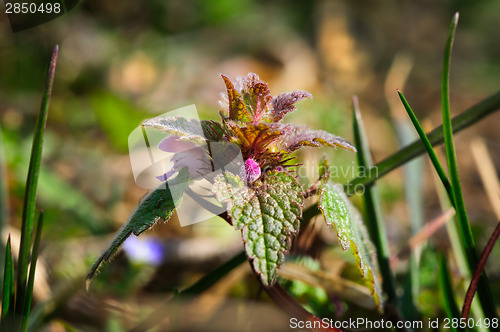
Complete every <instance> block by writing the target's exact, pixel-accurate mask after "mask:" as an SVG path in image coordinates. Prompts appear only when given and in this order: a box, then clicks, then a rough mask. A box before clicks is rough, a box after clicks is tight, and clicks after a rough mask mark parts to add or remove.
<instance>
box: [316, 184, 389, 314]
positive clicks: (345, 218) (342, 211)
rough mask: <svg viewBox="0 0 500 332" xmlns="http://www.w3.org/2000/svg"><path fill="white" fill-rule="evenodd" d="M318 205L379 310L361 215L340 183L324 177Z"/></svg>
mask: <svg viewBox="0 0 500 332" xmlns="http://www.w3.org/2000/svg"><path fill="white" fill-rule="evenodd" d="M319 207H320V209H321V211H322V212H323V215H324V216H325V220H326V224H327V225H328V226H333V227H334V228H335V231H336V232H337V237H338V239H339V242H340V245H341V247H342V249H343V250H347V249H349V248H350V249H351V250H352V252H353V254H354V257H355V258H356V262H357V263H358V266H359V269H360V270H361V274H362V275H363V277H364V278H365V280H366V285H367V286H368V288H369V289H370V290H371V292H372V294H373V298H374V299H375V303H376V304H377V306H378V307H379V309H381V307H382V304H381V300H382V297H381V295H382V290H381V284H380V280H379V277H378V276H379V271H378V264H377V255H376V252H375V248H374V246H373V244H372V242H371V241H370V238H369V236H368V232H367V231H366V228H365V225H364V224H363V221H362V220H361V215H360V214H359V212H358V211H357V210H356V208H355V207H354V206H353V205H352V204H351V202H350V201H349V199H348V198H347V195H346V194H345V193H344V192H343V190H342V186H341V185H337V184H335V183H333V182H331V181H326V180H325V181H324V182H323V184H322V186H321V189H320V193H319Z"/></svg>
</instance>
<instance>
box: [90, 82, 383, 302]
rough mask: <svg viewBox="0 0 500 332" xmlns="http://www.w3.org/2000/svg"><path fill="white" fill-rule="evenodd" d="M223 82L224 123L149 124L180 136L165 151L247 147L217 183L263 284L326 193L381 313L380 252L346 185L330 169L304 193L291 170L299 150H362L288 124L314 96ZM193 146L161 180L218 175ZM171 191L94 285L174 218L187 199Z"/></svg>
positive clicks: (154, 200)
mask: <svg viewBox="0 0 500 332" xmlns="http://www.w3.org/2000/svg"><path fill="white" fill-rule="evenodd" d="M222 78H223V80H224V83H225V86H226V93H225V94H223V96H222V98H221V101H220V105H221V110H220V116H221V122H216V121H199V120H194V119H191V120H188V119H185V118H182V117H178V116H176V117H172V118H162V119H153V120H148V121H146V122H145V123H144V124H143V126H145V127H151V128H156V129H159V130H162V131H164V132H166V133H168V134H169V135H173V137H167V138H165V139H164V140H163V141H162V142H161V143H160V145H159V148H160V149H161V150H164V151H172V152H175V151H174V150H175V149H176V148H178V147H180V148H182V149H181V150H185V149H186V147H185V145H186V144H187V145H188V146H189V144H192V143H190V142H195V141H196V142H197V143H200V142H206V143H207V146H210V144H212V143H218V144H224V143H228V144H229V143H230V144H231V145H235V146H237V147H238V148H239V151H238V153H240V152H241V155H242V157H243V164H242V165H240V170H239V171H236V172H234V174H232V173H230V172H228V171H224V172H222V174H218V175H216V176H215V177H214V178H212V179H211V180H212V181H211V185H212V188H211V191H212V193H213V194H214V195H215V197H216V199H217V200H218V201H219V203H221V204H222V205H223V206H225V207H226V208H227V214H224V216H225V217H226V220H227V221H228V223H229V224H231V225H232V226H233V227H234V228H236V229H237V230H239V231H240V232H241V235H242V240H243V244H244V248H245V252H246V254H247V257H248V259H249V261H250V263H251V266H252V268H253V270H254V271H255V273H256V275H257V276H258V277H259V279H260V281H261V283H262V285H263V286H266V287H268V286H271V285H273V284H274V283H275V282H276V278H277V275H278V270H279V269H280V268H281V267H282V265H283V264H284V261H285V254H286V253H287V252H288V251H289V250H290V248H291V245H292V240H293V237H294V236H295V235H296V234H297V233H298V231H299V229H300V222H301V219H302V210H303V207H304V200H305V197H309V196H311V195H314V194H318V195H319V208H320V209H321V211H322V212H323V215H324V217H325V220H326V223H327V225H329V226H334V228H335V230H336V232H337V236H338V238H339V242H340V245H341V247H342V249H344V250H347V249H351V250H352V252H353V254H354V255H355V257H356V261H357V263H358V266H359V268H360V270H361V272H362V274H363V276H364V278H365V280H366V283H367V286H368V287H369V288H370V289H371V291H372V293H373V294H374V298H375V301H376V303H377V304H378V305H379V308H380V305H381V304H380V296H379V294H380V285H379V282H378V271H377V264H376V255H375V250H374V249H373V245H372V243H371V242H370V240H369V237H368V235H367V232H366V229H365V227H364V224H363V223H362V221H361V218H360V214H359V213H358V212H357V210H356V209H355V208H354V207H353V206H352V204H351V203H350V202H349V200H348V198H347V196H346V195H345V194H344V193H343V192H342V190H341V189H342V186H339V185H337V184H335V183H333V182H332V181H331V180H330V178H329V177H330V175H329V172H328V171H326V172H324V171H322V172H321V174H322V175H321V176H320V178H319V179H318V183H316V184H315V186H313V188H307V190H304V188H303V187H302V186H301V184H300V183H299V182H298V181H297V179H296V176H295V175H294V173H293V172H292V171H291V170H290V167H291V166H294V165H290V163H289V162H290V161H291V160H292V159H294V156H293V152H295V151H297V150H298V149H301V148H304V147H322V146H329V147H334V148H336V147H340V148H344V149H347V150H351V151H353V152H355V151H356V149H355V148H354V146H353V145H352V144H351V143H349V142H348V141H346V140H345V139H344V138H342V137H339V136H335V135H333V134H331V133H328V132H326V131H323V130H312V129H310V128H308V127H307V126H304V125H295V124H287V123H283V122H282V120H283V118H284V117H285V116H286V115H287V114H288V113H290V112H292V111H294V110H295V109H296V107H295V103H297V102H298V101H300V100H303V99H305V98H311V97H312V96H311V94H310V93H309V92H306V91H293V92H287V93H282V94H280V95H278V96H275V97H273V96H272V95H271V93H270V91H269V89H268V86H267V84H266V83H264V82H263V81H261V80H260V79H259V77H258V76H257V75H256V74H248V75H247V76H246V77H243V78H239V79H237V80H236V81H235V83H234V84H233V83H232V82H231V81H230V80H229V79H228V78H227V77H226V76H222ZM196 128H201V129H202V131H203V132H200V130H197V129H196ZM192 147H193V149H191V150H190V151H195V153H191V154H185V153H181V154H179V156H176V157H175V158H174V169H173V170H170V171H169V172H167V173H165V174H164V175H162V176H160V177H159V179H161V180H167V179H168V180H169V181H170V179H169V178H170V177H171V176H173V175H174V174H175V173H177V174H178V175H177V178H181V177H191V178H193V177H194V176H196V174H194V173H196V170H200V169H203V172H201V173H202V176H204V175H206V174H208V173H210V172H212V171H214V169H213V164H214V162H216V161H217V160H216V157H214V156H213V155H212V156H209V157H208V159H207V157H206V154H205V152H204V151H203V149H202V148H199V149H195V148H194V147H195V145H193V146H192ZM229 159H230V158H229ZM209 164H212V170H210V169H209V167H208V166H207V165H209ZM324 168H325V167H324V165H323V169H324ZM215 174H217V173H215ZM169 183H170V182H169ZM178 183H182V181H178ZM339 188H340V189H339ZM165 192H168V190H160V189H158V190H156V191H153V192H152V193H150V194H149V196H147V197H146V198H145V199H144V200H143V201H142V202H141V204H140V205H139V207H138V208H137V210H136V211H135V212H134V213H133V214H132V216H131V218H130V221H129V223H128V224H127V225H126V226H124V228H123V229H122V230H121V231H120V233H119V234H118V236H117V237H116V239H115V240H114V241H113V243H112V244H111V246H110V247H109V249H108V250H107V251H105V253H104V254H103V255H102V256H101V258H100V259H99V260H98V261H97V263H96V264H95V265H94V267H93V268H92V270H91V272H90V274H89V275H88V279H90V278H91V277H92V276H93V275H94V273H95V272H96V271H97V269H98V268H99V267H100V265H101V263H102V262H103V261H106V260H108V259H109V258H110V257H111V255H112V254H113V253H114V251H116V249H117V248H118V246H119V245H120V244H121V243H122V242H123V241H124V239H126V238H127V237H128V236H129V235H130V234H131V233H134V234H136V235H138V234H140V233H141V232H142V231H144V230H146V229H148V228H150V227H151V226H153V225H154V224H155V223H156V222H158V221H159V220H167V219H168V218H169V217H170V215H171V213H172V211H173V210H174V209H175V207H176V206H177V205H178V204H179V202H180V198H178V199H176V198H175V197H174V198H173V197H172V196H170V195H169V194H168V193H167V194H165Z"/></svg>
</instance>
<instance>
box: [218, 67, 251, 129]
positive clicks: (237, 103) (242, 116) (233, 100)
mask: <svg viewBox="0 0 500 332" xmlns="http://www.w3.org/2000/svg"><path fill="white" fill-rule="evenodd" d="M221 76H222V79H224V83H225V84H226V88H227V99H228V103H229V105H228V106H229V112H228V113H229V119H231V120H234V121H242V122H249V121H250V116H251V115H250V112H249V111H248V110H247V108H246V105H245V103H244V102H243V99H242V98H241V95H240V94H239V92H238V91H237V90H236V89H235V88H234V86H233V83H231V81H230V80H229V78H227V77H226V76H224V75H221Z"/></svg>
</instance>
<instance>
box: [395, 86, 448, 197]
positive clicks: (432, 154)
mask: <svg viewBox="0 0 500 332" xmlns="http://www.w3.org/2000/svg"><path fill="white" fill-rule="evenodd" d="M398 94H399V98H400V99H401V102H402V103H403V106H404V108H405V109H406V112H407V113H408V116H409V117H410V119H411V122H412V123H413V126H414V127H415V130H416V131H417V133H418V136H419V137H420V140H421V141H422V143H423V144H424V148H425V150H426V151H427V154H428V155H429V158H430V159H431V162H432V165H433V166H434V169H435V170H436V172H437V175H438V176H439V179H440V180H441V182H442V183H443V186H444V189H445V190H446V193H447V194H448V199H449V200H450V202H451V203H452V204H453V192H452V189H451V184H450V181H449V180H448V177H447V176H446V173H445V172H444V169H443V167H442V166H441V163H440V162H439V159H438V157H437V155H436V153H435V152H434V149H433V148H432V144H431V142H430V141H429V138H428V137H427V135H426V134H425V131H424V129H423V128H422V126H421V125H420V123H419V122H418V119H417V117H416V115H415V113H414V112H413V110H412V109H411V107H410V105H409V104H408V101H407V100H406V98H405V97H404V96H403V94H402V93H401V91H399V90H398Z"/></svg>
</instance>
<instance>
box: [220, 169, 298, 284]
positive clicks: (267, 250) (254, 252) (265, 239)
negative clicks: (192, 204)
mask: <svg viewBox="0 0 500 332" xmlns="http://www.w3.org/2000/svg"><path fill="white" fill-rule="evenodd" d="M240 184H241V180H240V179H239V178H238V177H237V176H233V175H231V174H228V173H226V174H225V175H220V176H219V177H218V178H216V181H215V184H214V186H213V189H212V190H213V192H214V193H215V194H216V195H217V199H218V200H219V201H220V202H221V203H227V204H228V206H227V210H228V213H229V215H230V217H231V218H232V220H233V225H234V227H235V228H236V229H238V230H241V234H242V238H243V242H244V243H245V251H246V253H247V256H248V258H249V259H250V260H251V261H252V266H253V268H254V270H255V271H256V272H257V273H258V274H259V275H260V278H261V281H262V283H263V284H264V285H266V286H269V285H272V284H273V283H274V282H275V281H276V277H277V275H278V269H279V268H281V266H282V265H283V263H284V261H285V253H286V252H287V251H288V250H289V249H290V246H291V244H292V236H293V235H295V234H296V233H297V231H298V230H299V225H300V221H299V218H300V217H301V214H302V206H303V203H304V199H303V196H302V187H301V185H300V184H299V183H298V182H297V181H296V180H295V178H294V177H292V176H291V175H289V174H288V173H286V172H278V171H270V172H268V173H267V174H266V176H265V180H264V182H260V181H257V182H255V183H254V186H253V188H252V189H250V188H248V187H244V186H243V187H241V186H240ZM238 189H239V190H238Z"/></svg>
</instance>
